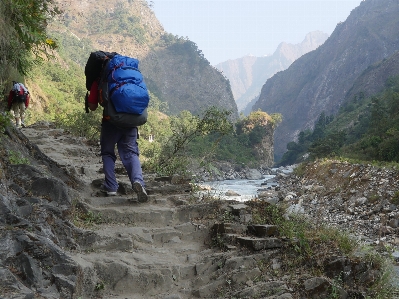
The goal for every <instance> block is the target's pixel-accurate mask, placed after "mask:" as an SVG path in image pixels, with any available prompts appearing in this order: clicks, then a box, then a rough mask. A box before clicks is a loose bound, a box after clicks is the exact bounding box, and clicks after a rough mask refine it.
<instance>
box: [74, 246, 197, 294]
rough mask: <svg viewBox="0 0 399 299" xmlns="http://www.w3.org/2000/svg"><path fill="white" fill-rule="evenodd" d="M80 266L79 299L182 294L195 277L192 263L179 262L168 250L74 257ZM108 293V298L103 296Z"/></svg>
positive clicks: (188, 288)
mask: <svg viewBox="0 0 399 299" xmlns="http://www.w3.org/2000/svg"><path fill="white" fill-rule="evenodd" d="M73 259H74V260H75V261H76V262H77V263H78V264H79V265H80V268H81V282H82V284H83V285H82V289H83V293H84V294H82V295H84V296H83V298H98V297H97V296H100V295H101V296H102V297H101V298H112V297H111V296H109V294H118V296H122V298H123V295H124V294H126V297H125V298H132V297H131V296H132V294H134V298H152V296H154V298H155V296H157V295H159V294H163V293H165V294H166V293H170V292H172V293H173V291H175V292H176V293H182V292H183V293H184V290H185V289H187V290H190V287H189V282H190V281H191V279H193V277H194V276H195V264H193V263H190V262H186V263H182V262H181V261H180V260H179V259H178V258H177V257H176V255H171V254H169V253H168V251H158V252H157V251H154V250H151V251H150V252H143V253H141V252H128V253H122V252H118V253H113V252H108V253H107V256H106V257H104V255H102V254H95V253H92V254H90V255H75V256H74V257H73ZM107 294H108V295H107Z"/></svg>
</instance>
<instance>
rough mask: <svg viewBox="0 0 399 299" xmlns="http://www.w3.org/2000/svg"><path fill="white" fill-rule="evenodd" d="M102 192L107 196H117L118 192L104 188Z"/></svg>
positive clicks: (102, 187)
mask: <svg viewBox="0 0 399 299" xmlns="http://www.w3.org/2000/svg"><path fill="white" fill-rule="evenodd" d="M100 192H101V193H103V194H105V195H107V196H115V195H116V191H108V190H107V189H105V187H104V186H101V187H100Z"/></svg>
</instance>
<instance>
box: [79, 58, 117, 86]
mask: <svg viewBox="0 0 399 299" xmlns="http://www.w3.org/2000/svg"><path fill="white" fill-rule="evenodd" d="M116 54H118V53H116V52H104V51H96V52H91V53H90V56H89V59H87V62H86V66H85V76H86V89H87V90H90V88H91V85H92V84H93V82H94V81H95V80H97V79H98V78H99V77H100V76H101V71H102V69H103V67H104V65H105V63H106V62H107V61H108V60H109V59H111V58H112V57H114V56H115V55H116Z"/></svg>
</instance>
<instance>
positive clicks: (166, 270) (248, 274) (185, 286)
mask: <svg viewBox="0 0 399 299" xmlns="http://www.w3.org/2000/svg"><path fill="white" fill-rule="evenodd" d="M22 132H23V134H24V135H25V136H27V137H28V139H29V140H30V141H31V142H33V143H35V144H36V145H38V146H39V148H40V150H41V151H42V152H43V153H44V154H46V155H47V156H48V157H50V158H51V159H53V160H54V161H56V162H57V163H58V165H59V166H60V167H61V168H63V169H65V170H66V172H67V173H69V174H71V175H73V176H75V177H79V179H80V180H81V181H83V182H84V184H85V187H84V188H83V189H82V190H83V192H81V193H80V198H81V199H80V201H79V203H78V205H77V208H76V211H77V213H83V214H84V215H86V217H87V218H89V219H88V222H89V225H87V223H85V224H84V227H83V228H82V229H81V230H80V232H79V234H78V236H77V237H76V241H75V242H74V244H73V246H70V249H69V255H70V258H71V262H72V261H73V262H74V263H76V265H79V276H78V277H77V280H78V281H77V285H79V287H78V288H79V289H80V292H79V293H80V295H81V296H79V297H76V298H117V299H119V298H120V299H122V298H132V299H136V298H137V299H139V298H140V299H141V298H143V299H144V298H160V299H161V298H162V299H172V298H175V299H177V298H219V297H220V298H224V297H225V296H226V298H228V296H229V295H227V294H229V293H234V292H235V293H240V292H242V291H243V290H239V289H236V287H234V285H237V286H238V285H245V284H247V288H248V290H245V292H246V293H248V294H252V295H255V294H261V293H262V292H263V293H265V294H269V295H273V294H274V295H275V296H273V297H270V296H267V298H269V297H270V298H281V299H283V298H293V297H292V296H291V295H290V294H289V293H286V292H285V291H284V290H287V289H288V287H287V285H286V284H285V283H284V282H281V281H278V282H275V283H274V282H273V286H274V287H273V288H272V289H270V288H268V289H267V290H265V291H262V290H261V289H262V288H260V286H259V285H258V286H256V287H254V286H255V283H253V281H254V280H256V279H257V278H258V277H259V276H260V275H261V271H260V270H259V269H258V266H257V263H260V262H261V261H262V260H263V259H264V258H265V257H269V256H270V255H271V254H272V252H265V253H259V252H255V253H252V252H251V251H248V252H245V254H242V253H239V252H240V251H241V250H239V248H238V247H236V246H233V245H231V246H229V249H230V250H229V251H225V250H223V251H221V250H220V249H219V248H218V247H215V246H214V245H213V244H212V243H213V242H214V240H212V231H211V230H212V228H213V227H214V226H213V225H214V223H215V221H216V222H217V219H218V217H219V216H220V215H223V214H224V215H227V214H230V213H232V211H235V212H234V213H235V214H236V215H238V217H239V215H240V213H241V214H242V213H243V211H245V205H238V206H237V204H238V203H237V202H230V203H229V202H225V201H215V202H213V203H198V198H195V197H194V195H193V194H192V193H191V192H190V191H191V186H190V185H189V184H188V183H185V182H183V183H182V182H178V183H175V182H172V181H171V179H170V178H154V177H151V176H145V180H146V184H147V192H148V194H149V201H148V202H146V203H139V202H138V201H137V200H136V198H135V194H134V193H133V191H132V190H131V188H130V183H129V181H128V179H127V176H126V174H125V173H124V170H123V166H122V165H121V164H120V160H118V162H117V165H116V168H117V170H116V172H117V178H118V181H119V183H120V189H119V190H118V196H112V197H104V196H103V195H102V194H101V192H99V186H100V184H101V180H102V177H103V175H102V173H101V167H102V164H101V159H100V157H99V148H98V146H97V145H95V146H87V145H86V144H85V143H84V140H79V138H74V137H71V136H68V134H64V133H63V131H62V130H59V129H55V128H52V127H51V125H50V124H45V123H43V124H36V125H34V126H31V127H29V128H25V129H23V130H22ZM192 203H195V204H192ZM240 211H241V212H240ZM247 217H249V215H247ZM248 220H249V218H248ZM85 226H87V227H85ZM222 230H224V229H222ZM245 230H246V226H245V225H244V224H243V225H237V227H236V228H234V229H230V231H229V232H241V233H244V231H245ZM279 246H281V244H277V246H276V247H279ZM274 247H275V246H274V245H273V246H271V248H274ZM241 255H242V256H241ZM73 262H72V263H73ZM226 288H227V289H226ZM265 298H266V297H265Z"/></svg>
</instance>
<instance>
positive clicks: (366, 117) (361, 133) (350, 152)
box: [279, 55, 399, 165]
mask: <svg viewBox="0 0 399 299" xmlns="http://www.w3.org/2000/svg"><path fill="white" fill-rule="evenodd" d="M395 56H397V55H395ZM387 61H390V59H388V60H387ZM385 67H386V64H385V63H382V64H379V65H378V66H375V68H371V69H373V72H374V73H377V74H378V73H381V71H382V70H384V69H386V68H385ZM367 73H369V72H367ZM366 77H367V75H366V74H365V76H364V77H363V79H364V80H365V78H366ZM364 80H360V81H361V82H364ZM366 81H367V80H366ZM356 88H359V87H358V86H357V87H356ZM378 89H380V90H381V91H380V92H379V93H375V94H372V95H371V96H370V95H368V96H366V92H361V93H359V94H357V95H356V96H353V97H352V98H350V99H349V100H348V101H347V102H346V103H345V104H343V105H342V106H341V108H340V110H339V112H338V113H337V115H326V114H325V113H324V112H323V113H322V114H321V115H320V116H319V118H318V120H317V122H316V124H315V127H314V129H313V130H305V131H301V132H300V133H299V137H298V141H297V142H293V141H292V142H290V143H288V145H287V149H288V151H287V152H286V153H285V154H284V155H283V158H282V160H281V161H280V163H279V165H290V164H293V163H299V162H303V161H304V160H309V159H316V158H330V157H341V158H346V159H351V160H352V161H379V162H384V163H389V162H396V163H398V162H399V143H398V138H399V75H396V76H393V77H389V78H388V79H387V80H386V81H385V83H384V85H383V86H379V88H378ZM368 91H369V92H370V90H368Z"/></svg>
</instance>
